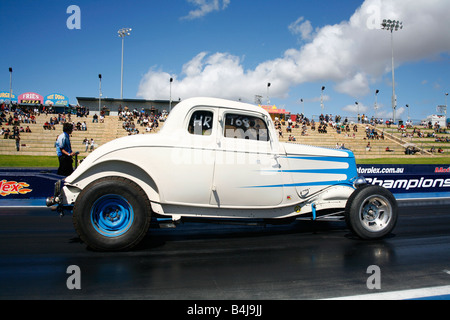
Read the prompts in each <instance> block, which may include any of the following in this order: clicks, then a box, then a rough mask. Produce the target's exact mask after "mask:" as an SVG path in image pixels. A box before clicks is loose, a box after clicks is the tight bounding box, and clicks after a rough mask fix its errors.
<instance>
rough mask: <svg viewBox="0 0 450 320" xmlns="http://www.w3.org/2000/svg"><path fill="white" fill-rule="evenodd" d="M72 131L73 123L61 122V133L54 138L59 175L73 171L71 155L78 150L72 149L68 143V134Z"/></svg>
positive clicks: (66, 174) (69, 173)
mask: <svg viewBox="0 0 450 320" xmlns="http://www.w3.org/2000/svg"><path fill="white" fill-rule="evenodd" d="M72 131H73V125H72V124H71V123H67V122H66V123H64V124H63V133H61V134H60V135H59V136H58V139H57V140H56V154H57V155H58V160H59V168H58V174H59V175H61V176H66V177H67V176H69V175H71V174H72V172H73V167H72V156H74V155H76V154H78V152H73V151H72V146H71V144H70V134H71V133H72Z"/></svg>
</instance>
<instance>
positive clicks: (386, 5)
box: [0, 0, 450, 119]
mask: <svg viewBox="0 0 450 320" xmlns="http://www.w3.org/2000/svg"><path fill="white" fill-rule="evenodd" d="M70 5H77V6H78V7H79V8H80V18H81V19H80V21H79V25H80V29H68V27H67V20H68V19H69V20H70V19H71V18H72V17H73V16H72V12H70V13H67V8H68V7H69V6H70ZM448 12H450V1H448V0H365V1H363V0H359V1H356V0H343V1H335V0H322V1H320V5H319V2H318V1H309V0H278V1H275V0H257V1H256V0H148V1H134V0H129V1H126V2H124V1H116V0H110V1H76V0H70V1H64V0H58V1H57V0H54V1H50V0H48V1H47V0H40V1H21V0H16V1H9V0H2V1H1V2H0V24H1V39H2V43H3V46H2V50H0V64H1V66H0V70H2V71H1V72H0V91H3V90H5V91H8V90H9V72H8V68H9V67H12V68H13V92H14V93H15V94H16V95H19V94H21V93H24V92H30V91H31V92H37V93H39V94H41V95H43V96H45V95H47V94H50V93H54V92H57V93H62V94H65V95H67V96H68V97H69V99H70V103H76V97H77V96H81V97H97V96H98V84H99V82H98V74H99V73H101V74H102V92H103V96H104V97H109V98H119V97H120V58H121V40H120V38H119V37H118V36H117V31H118V30H119V29H120V28H123V27H130V28H132V29H133V30H132V31H131V36H129V37H126V38H125V56H124V98H145V99H168V98H169V79H170V77H172V78H173V79H174V82H173V84H172V98H173V99H174V100H178V98H181V99H184V98H188V97H191V96H214V97H222V98H228V99H233V100H236V99H241V100H243V101H246V102H252V103H253V102H254V97H255V95H261V96H263V101H264V102H266V101H267V100H268V98H269V99H270V102H271V104H275V105H277V106H278V107H280V108H286V109H287V110H290V111H291V112H293V113H297V112H302V111H303V110H304V112H305V113H306V114H307V115H308V116H311V115H318V114H320V113H321V112H322V110H321V107H320V95H321V87H322V86H325V91H324V100H325V102H324V106H325V109H324V112H325V113H332V114H341V115H348V116H354V115H356V113H357V108H356V104H355V102H356V101H357V102H358V106H359V111H360V113H366V114H369V115H373V114H374V108H373V107H374V102H375V90H377V89H378V90H380V93H379V94H378V106H379V109H378V111H377V115H378V116H380V117H384V118H386V117H391V116H392V109H391V97H392V78H391V42H390V34H389V32H387V31H383V30H380V23H381V20H382V19H383V18H387V19H398V20H401V21H403V24H404V29H403V30H400V31H398V32H395V33H394V48H395V61H396V68H395V75H396V79H395V80H396V81H395V82H396V93H397V117H399V118H403V119H406V118H407V115H408V110H407V109H406V108H405V105H406V104H408V105H409V106H410V108H409V112H410V116H411V117H412V118H414V119H422V118H424V117H425V116H427V115H429V114H432V113H435V112H436V106H437V105H440V104H445V93H447V92H449V91H450V88H449V83H450V76H449V71H450V32H449V31H448V30H450V20H449V19H448ZM71 21H73V20H71ZM268 82H270V83H271V86H270V88H269V97H267V83H268ZM300 99H303V101H304V103H303V104H301V103H300Z"/></svg>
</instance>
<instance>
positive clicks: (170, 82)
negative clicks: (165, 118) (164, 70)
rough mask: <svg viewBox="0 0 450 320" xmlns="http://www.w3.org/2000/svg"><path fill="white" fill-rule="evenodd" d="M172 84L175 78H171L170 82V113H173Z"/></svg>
mask: <svg viewBox="0 0 450 320" xmlns="http://www.w3.org/2000/svg"><path fill="white" fill-rule="evenodd" d="M172 82H173V78H172V77H171V78H170V80H169V87H170V89H169V113H170V112H171V111H172Z"/></svg>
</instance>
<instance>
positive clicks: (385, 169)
mask: <svg viewBox="0 0 450 320" xmlns="http://www.w3.org/2000/svg"><path fill="white" fill-rule="evenodd" d="M357 170H358V174H359V175H360V176H363V177H364V178H366V180H367V182H368V183H369V184H373V185H380V186H383V187H385V188H387V189H389V190H390V191H391V192H392V193H393V194H394V195H395V197H396V198H397V200H406V199H434V198H450V165H449V164H445V165H418V164H412V165H407V164H406V165H405V164H403V165H397V164H392V165H386V164H384V165H370V164H369V165H358V166H357Z"/></svg>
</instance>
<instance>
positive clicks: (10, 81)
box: [9, 67, 12, 111]
mask: <svg viewBox="0 0 450 320" xmlns="http://www.w3.org/2000/svg"><path fill="white" fill-rule="evenodd" d="M11 108H12V68H11V67H9V109H11ZM10 111H11V110H10Z"/></svg>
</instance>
